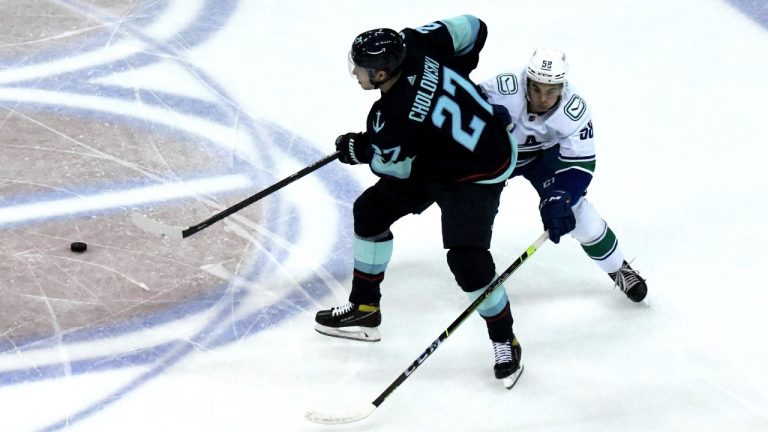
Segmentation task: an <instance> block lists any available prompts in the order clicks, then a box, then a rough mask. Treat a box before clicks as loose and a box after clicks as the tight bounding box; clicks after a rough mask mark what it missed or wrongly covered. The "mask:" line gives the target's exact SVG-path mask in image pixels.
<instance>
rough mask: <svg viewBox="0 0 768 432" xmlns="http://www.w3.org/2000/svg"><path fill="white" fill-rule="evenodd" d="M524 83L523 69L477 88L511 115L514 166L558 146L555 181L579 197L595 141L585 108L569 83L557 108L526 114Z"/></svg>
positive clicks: (589, 174)
mask: <svg viewBox="0 0 768 432" xmlns="http://www.w3.org/2000/svg"><path fill="white" fill-rule="evenodd" d="M526 80H527V76H526V74H525V69H523V70H522V71H521V72H520V73H515V72H504V73H501V74H499V75H497V76H496V77H495V78H492V79H489V80H487V81H483V82H482V83H480V87H481V88H482V90H483V92H485V94H486V97H487V99H488V101H489V102H491V103H492V104H496V105H502V106H504V107H506V108H507V110H508V111H509V114H510V115H511V116H512V123H513V124H514V129H512V134H513V135H514V136H515V138H516V139H517V141H518V143H519V148H518V150H519V153H518V159H517V160H518V162H517V166H518V167H522V166H525V165H526V164H528V163H530V162H531V161H532V160H534V159H535V158H536V157H538V156H539V155H540V154H541V153H542V152H543V151H544V150H546V149H549V148H552V147H554V146H555V145H557V144H560V150H559V152H560V163H559V166H558V168H557V170H556V172H555V178H556V180H555V181H556V183H560V184H561V185H562V186H561V187H564V188H565V189H567V190H569V191H570V192H571V194H572V195H574V196H575V197H576V196H581V195H582V194H583V193H584V191H585V190H586V188H587V186H588V185H589V182H590V181H591V180H592V174H593V172H594V169H595V142H594V132H593V130H592V114H591V112H590V110H589V107H588V106H587V103H586V102H585V101H584V99H582V98H581V97H580V96H579V95H578V94H577V93H576V92H575V90H574V88H573V87H572V86H571V85H570V84H569V85H568V86H567V87H566V89H565V92H564V94H563V95H562V97H561V98H560V101H559V102H558V104H557V106H555V107H553V108H552V109H550V110H549V111H547V112H546V113H544V114H536V113H530V112H528V101H527V99H526V97H525V88H526V84H527V83H526Z"/></svg>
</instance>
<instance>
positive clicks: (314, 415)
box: [304, 404, 376, 425]
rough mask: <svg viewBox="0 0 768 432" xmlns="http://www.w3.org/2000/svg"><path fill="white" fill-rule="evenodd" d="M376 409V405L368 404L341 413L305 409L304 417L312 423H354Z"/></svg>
mask: <svg viewBox="0 0 768 432" xmlns="http://www.w3.org/2000/svg"><path fill="white" fill-rule="evenodd" d="M375 409H376V405H374V404H370V405H369V406H367V407H365V408H360V409H358V410H356V411H357V412H349V413H346V414H343V415H336V414H329V413H324V412H321V411H307V412H306V413H305V414H304V418H306V419H307V420H309V421H311V422H312V423H318V424H325V425H338V424H345V423H354V422H356V421H360V420H362V419H364V418H366V417H368V416H369V415H371V413H373V410H375Z"/></svg>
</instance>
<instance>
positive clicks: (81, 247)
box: [69, 242, 88, 253]
mask: <svg viewBox="0 0 768 432" xmlns="http://www.w3.org/2000/svg"><path fill="white" fill-rule="evenodd" d="M69 248H70V249H72V252H78V253H82V252H85V250H86V249H88V245H87V244H85V243H83V242H74V243H72V244H71V245H69Z"/></svg>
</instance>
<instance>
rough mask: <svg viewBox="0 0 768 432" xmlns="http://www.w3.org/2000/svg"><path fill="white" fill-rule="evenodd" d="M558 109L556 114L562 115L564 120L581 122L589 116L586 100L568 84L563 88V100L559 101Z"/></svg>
mask: <svg viewBox="0 0 768 432" xmlns="http://www.w3.org/2000/svg"><path fill="white" fill-rule="evenodd" d="M558 111H559V112H558V115H561V116H563V118H564V120H570V121H573V122H576V123H581V122H582V121H583V120H584V119H585V118H586V117H588V116H589V107H588V106H587V102H586V101H585V100H584V98H582V97H581V96H579V95H578V94H577V93H576V91H575V89H573V88H571V87H570V86H568V87H567V88H566V89H565V94H563V100H562V102H561V103H560V107H559V108H558Z"/></svg>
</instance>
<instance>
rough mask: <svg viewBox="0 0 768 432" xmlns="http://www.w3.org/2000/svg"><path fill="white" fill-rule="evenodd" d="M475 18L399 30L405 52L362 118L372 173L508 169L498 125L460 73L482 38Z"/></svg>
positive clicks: (458, 175)
mask: <svg viewBox="0 0 768 432" xmlns="http://www.w3.org/2000/svg"><path fill="white" fill-rule="evenodd" d="M475 21H476V22H475ZM475 21H470V19H469V18H467V17H458V18H456V19H450V20H443V21H437V22H434V23H431V24H428V25H426V26H424V27H420V28H418V29H410V28H407V29H404V30H403V31H401V33H400V34H401V35H402V36H403V38H404V40H405V44H406V47H407V52H406V57H405V60H403V64H402V66H401V76H400V79H398V81H397V82H396V83H395V84H394V85H393V86H392V88H390V89H389V91H387V93H384V94H382V96H381V98H380V99H379V100H378V101H376V102H375V103H374V104H373V106H372V107H371V110H370V112H369V114H368V119H367V132H368V136H369V138H370V141H371V144H372V145H373V148H374V151H375V155H374V158H373V161H372V162H371V169H372V171H373V172H374V173H375V174H377V175H379V176H386V177H394V178H398V179H416V180H420V181H447V182H467V181H469V182H472V181H474V182H478V181H479V182H489V183H493V182H500V181H503V180H504V179H505V178H506V177H505V175H506V176H508V175H509V173H510V172H511V170H512V168H514V161H515V155H516V153H515V149H514V145H513V143H512V140H511V137H510V136H509V135H508V134H507V132H506V129H505V125H504V124H503V122H502V121H501V120H500V119H499V118H497V117H495V116H494V110H493V107H492V106H491V104H489V103H488V102H487V101H486V100H485V99H484V98H483V97H482V95H481V93H480V92H479V88H478V87H477V85H475V84H474V83H472V82H471V81H470V80H469V78H468V74H469V72H470V71H472V70H473V69H474V68H475V67H476V66H477V60H478V53H479V51H480V49H482V45H483V44H484V42H485V31H484V24H483V25H480V24H479V21H477V20H476V19H475ZM478 30H482V31H478ZM454 40H456V41H463V43H459V44H457V45H455V44H454ZM502 177H504V178H502Z"/></svg>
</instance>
